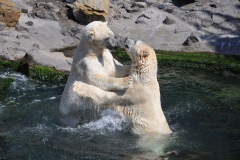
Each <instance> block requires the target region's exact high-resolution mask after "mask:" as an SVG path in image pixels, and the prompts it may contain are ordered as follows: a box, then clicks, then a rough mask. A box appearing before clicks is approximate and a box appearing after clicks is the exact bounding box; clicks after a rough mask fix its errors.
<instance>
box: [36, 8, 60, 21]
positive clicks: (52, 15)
mask: <svg viewBox="0 0 240 160" xmlns="http://www.w3.org/2000/svg"><path fill="white" fill-rule="evenodd" d="M35 16H36V17H38V18H42V19H50V20H54V21H58V20H59V18H58V16H57V14H56V13H55V12H45V11H41V10H39V11H37V12H36V13H35Z"/></svg>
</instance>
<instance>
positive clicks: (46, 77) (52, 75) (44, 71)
mask: <svg viewBox="0 0 240 160" xmlns="http://www.w3.org/2000/svg"><path fill="white" fill-rule="evenodd" d="M28 73H29V75H28V76H29V77H30V78H32V79H38V80H40V81H45V82H54V83H66V82H67V79H68V74H67V73H63V72H60V71H57V70H55V69H53V68H50V67H44V66H33V67H31V68H29V72H28Z"/></svg>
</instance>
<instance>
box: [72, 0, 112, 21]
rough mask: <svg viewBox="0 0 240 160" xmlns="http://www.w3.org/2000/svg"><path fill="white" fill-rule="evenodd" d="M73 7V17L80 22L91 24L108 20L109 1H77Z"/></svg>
mask: <svg viewBox="0 0 240 160" xmlns="http://www.w3.org/2000/svg"><path fill="white" fill-rule="evenodd" d="M73 5H74V10H73V15H74V17H75V19H76V20H77V21H79V22H85V23H90V22H92V21H106V20H107V15H108V13H109V6H110V2H109V0H101V1H99V0H77V1H76V2H74V3H73Z"/></svg>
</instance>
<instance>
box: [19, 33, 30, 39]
mask: <svg viewBox="0 0 240 160" xmlns="http://www.w3.org/2000/svg"><path fill="white" fill-rule="evenodd" d="M17 38H18V39H22V38H24V39H30V37H29V36H28V35H24V34H20V35H17Z"/></svg>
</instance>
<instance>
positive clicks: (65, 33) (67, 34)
mask: <svg viewBox="0 0 240 160" xmlns="http://www.w3.org/2000/svg"><path fill="white" fill-rule="evenodd" d="M61 34H62V35H64V36H71V35H70V34H69V33H68V31H61Z"/></svg>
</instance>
